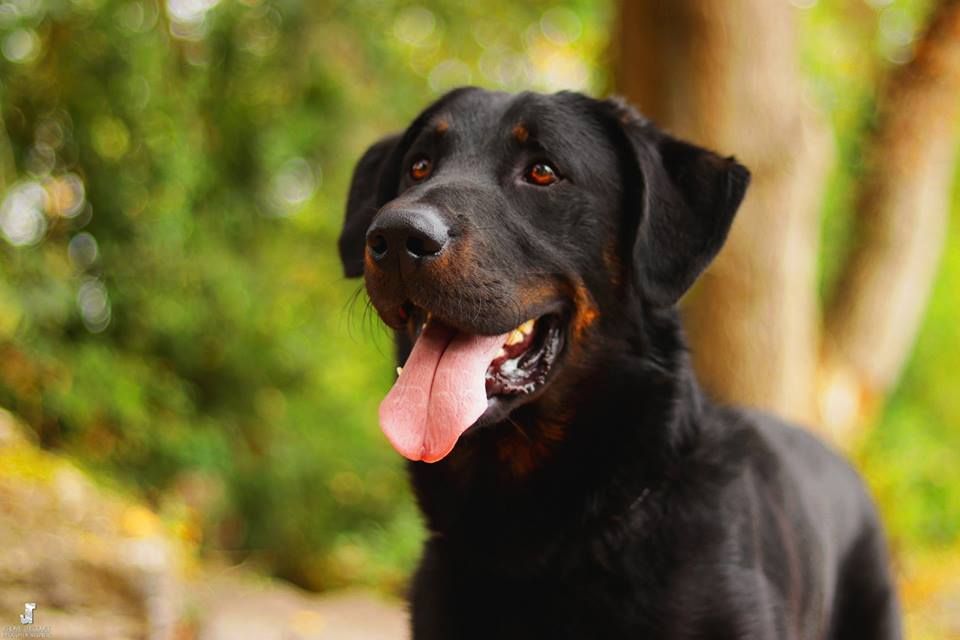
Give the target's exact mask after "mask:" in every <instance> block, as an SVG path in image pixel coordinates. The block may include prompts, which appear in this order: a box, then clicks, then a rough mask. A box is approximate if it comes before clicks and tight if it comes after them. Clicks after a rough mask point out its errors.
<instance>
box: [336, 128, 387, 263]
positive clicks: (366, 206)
mask: <svg viewBox="0 0 960 640" xmlns="http://www.w3.org/2000/svg"><path fill="white" fill-rule="evenodd" d="M399 142H400V134H396V135H392V136H387V137H386V138H383V139H382V140H380V141H379V142H377V143H376V144H374V145H373V146H372V147H370V148H369V149H367V151H366V153H364V154H363V157H362V158H360V161H359V162H357V166H356V168H355V169H354V170H353V179H352V180H351V181H350V193H349V195H348V196H347V213H346V215H345V217H344V220H343V230H342V231H341V232H340V240H339V242H338V245H339V248H340V261H341V262H342V263H343V275H345V276H346V277H348V278H358V277H360V276H362V275H363V256H364V253H365V251H366V244H367V242H366V236H367V228H369V226H370V223H371V222H372V221H373V217H374V216H375V215H376V213H377V210H378V209H379V208H380V206H379V202H378V196H379V193H380V190H381V181H382V180H383V178H384V173H385V170H386V169H387V166H388V165H389V163H390V161H391V158H392V156H393V152H394V150H395V149H396V147H397V145H398V143H399Z"/></svg>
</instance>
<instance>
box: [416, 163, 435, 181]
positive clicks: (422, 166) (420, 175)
mask: <svg viewBox="0 0 960 640" xmlns="http://www.w3.org/2000/svg"><path fill="white" fill-rule="evenodd" d="M432 169H433V164H432V163H431V162H430V159H429V158H424V157H420V158H417V159H416V160H414V161H413V164H411V165H410V177H411V178H413V179H414V180H416V181H417V182H420V181H421V180H423V179H424V178H426V177H427V176H429V175H430V171H431V170H432Z"/></svg>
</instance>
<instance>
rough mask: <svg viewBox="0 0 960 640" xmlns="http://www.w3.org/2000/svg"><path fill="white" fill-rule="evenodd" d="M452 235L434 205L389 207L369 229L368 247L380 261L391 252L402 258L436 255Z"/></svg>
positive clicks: (421, 257)
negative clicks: (432, 206) (431, 206)
mask: <svg viewBox="0 0 960 640" xmlns="http://www.w3.org/2000/svg"><path fill="white" fill-rule="evenodd" d="M449 239H450V229H449V227H447V224H446V223H445V222H444V221H443V218H441V217H440V214H439V212H437V211H436V210H434V209H433V208H430V207H418V208H410V209H385V210H383V211H381V212H380V213H379V214H378V215H377V217H376V218H374V221H373V224H371V225H370V229H369V230H368V231H367V247H369V248H370V255H371V256H372V257H373V259H374V260H376V261H377V262H380V261H381V260H384V259H385V258H386V257H387V256H389V255H391V254H396V256H397V257H398V259H399V260H400V261H401V262H403V261H408V262H409V261H419V260H421V259H423V258H428V257H431V256H436V255H438V254H439V253H440V252H441V251H443V248H444V247H445V246H446V245H447V241H448V240H449Z"/></svg>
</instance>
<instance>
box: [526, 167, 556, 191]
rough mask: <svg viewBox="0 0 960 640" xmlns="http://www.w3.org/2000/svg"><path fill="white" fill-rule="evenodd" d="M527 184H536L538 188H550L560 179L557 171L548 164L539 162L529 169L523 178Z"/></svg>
mask: <svg viewBox="0 0 960 640" xmlns="http://www.w3.org/2000/svg"><path fill="white" fill-rule="evenodd" d="M523 177H524V178H525V179H526V181H527V182H529V183H531V184H535V185H537V186H538V187H548V186H550V185H551V184H553V183H554V182H556V181H557V180H559V179H560V177H559V176H557V172H556V170H555V169H554V168H553V167H551V166H550V165H549V164H547V163H546V162H538V163H536V164H534V165H533V166H531V167H530V168H529V169H527V173H526V174H525V175H524V176H523Z"/></svg>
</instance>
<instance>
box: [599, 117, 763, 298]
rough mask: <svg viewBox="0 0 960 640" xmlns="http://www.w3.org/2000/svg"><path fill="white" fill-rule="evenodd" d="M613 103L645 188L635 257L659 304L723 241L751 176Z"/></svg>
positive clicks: (682, 288) (680, 290)
mask: <svg viewBox="0 0 960 640" xmlns="http://www.w3.org/2000/svg"><path fill="white" fill-rule="evenodd" d="M605 105H606V106H607V108H608V109H612V110H613V113H614V114H615V116H616V119H617V122H618V125H619V127H620V128H621V129H622V132H623V134H624V136H625V140H626V142H627V144H628V145H629V150H630V152H631V153H632V154H633V159H634V161H635V162H636V167H635V170H636V171H637V172H638V173H639V175H638V176H636V177H637V178H639V179H640V181H642V187H640V188H642V193H640V194H638V195H635V196H634V197H632V198H627V200H626V201H627V202H632V203H633V206H639V207H640V208H641V211H639V212H638V214H639V219H638V221H637V226H636V237H635V238H634V240H633V249H632V254H633V255H632V261H633V265H634V271H635V274H636V276H637V280H638V283H639V284H640V286H641V288H642V290H643V292H644V295H645V296H646V298H647V299H648V300H649V301H650V302H652V303H653V304H655V305H658V306H664V307H666V306H671V305H673V304H675V303H676V302H677V300H679V299H680V296H682V295H683V294H684V293H685V292H686V291H687V289H689V288H690V285H692V284H693V282H694V281H695V280H696V279H697V276H699V275H700V274H701V273H702V272H703V270H704V269H706V268H707V265H709V264H710V262H711V261H712V260H713V258H714V257H715V256H716V255H717V252H719V251H720V247H722V246H723V242H724V240H726V238H727V233H728V232H729V231H730V225H731V224H732V223H733V217H734V214H735V213H736V212H737V208H738V207H739V206H740V202H741V201H742V200H743V196H744V194H745V193H746V190H747V186H748V185H749V183H750V172H749V171H748V170H747V168H746V167H744V166H743V165H741V164H739V163H738V162H737V161H736V160H734V159H733V158H732V157H731V158H724V157H722V156H719V155H717V154H716V153H713V152H712V151H708V150H706V149H702V148H700V147H697V146H695V145H692V144H689V143H687V142H683V141H681V140H677V139H675V138H672V137H671V136H669V135H667V134H665V133H663V132H662V131H660V130H659V129H657V128H656V127H655V126H654V125H653V124H651V123H650V122H649V121H648V120H646V119H645V118H643V117H642V116H641V115H640V114H638V113H637V112H636V110H634V109H633V108H632V107H630V106H629V105H627V104H626V103H624V102H622V101H619V100H611V101H607V102H606V103H605Z"/></svg>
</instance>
